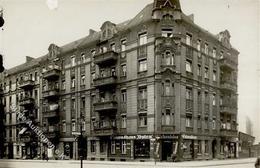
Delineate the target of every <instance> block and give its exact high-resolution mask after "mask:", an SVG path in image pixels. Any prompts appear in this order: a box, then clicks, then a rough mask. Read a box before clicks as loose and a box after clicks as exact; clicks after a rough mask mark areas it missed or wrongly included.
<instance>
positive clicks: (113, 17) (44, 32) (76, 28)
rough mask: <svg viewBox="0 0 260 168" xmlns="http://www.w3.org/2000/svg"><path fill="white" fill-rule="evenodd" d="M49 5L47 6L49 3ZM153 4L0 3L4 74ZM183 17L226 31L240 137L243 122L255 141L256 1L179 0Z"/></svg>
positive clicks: (258, 121)
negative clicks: (235, 59) (233, 53)
mask: <svg viewBox="0 0 260 168" xmlns="http://www.w3.org/2000/svg"><path fill="white" fill-rule="evenodd" d="M49 1H52V0H49ZM152 2H153V0H58V8H56V9H54V10H50V8H48V6H47V4H46V0H0V6H2V8H3V9H4V18H5V21H6V23H5V25H4V27H3V30H2V31H1V32H0V52H1V53H3V54H4V64H5V67H6V68H11V67H14V66H16V65H19V64H21V63H24V62H25V56H31V57H39V56H42V55H44V54H46V53H47V51H48V46H49V44H51V43H55V44H57V45H58V46H62V45H64V44H67V43H69V42H72V41H74V40H77V39H79V38H82V37H84V36H87V35H88V33H89V29H94V30H100V27H101V25H102V23H104V22H105V21H107V20H110V21H112V22H113V23H120V22H123V21H125V20H128V19H130V18H132V17H134V16H135V15H136V14H137V13H138V12H140V11H141V10H142V9H143V8H144V7H145V6H146V5H147V4H149V3H152ZM180 3H181V6H182V10H183V12H184V13H185V14H192V13H193V14H194V15H195V23H196V24H198V25H200V26H201V27H203V28H204V29H206V30H208V31H209V32H211V33H213V34H217V33H219V32H220V31H223V30H225V29H228V30H229V31H230V34H231V43H232V45H233V46H234V47H235V48H236V49H237V50H239V52H240V55H239V66H238V68H239V72H238V95H239V101H238V121H239V129H240V130H241V131H245V121H246V117H249V118H250V119H251V121H252V124H253V132H254V136H256V137H257V141H260V129H259V128H260V111H259V110H260V85H259V79H260V51H259V48H260V42H259V38H260V32H259V31H260V16H259V15H260V1H259V0H196V1H195V0H180Z"/></svg>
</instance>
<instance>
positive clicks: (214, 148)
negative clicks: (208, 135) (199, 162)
mask: <svg viewBox="0 0 260 168" xmlns="http://www.w3.org/2000/svg"><path fill="white" fill-rule="evenodd" d="M216 155H217V140H216V139H214V140H213V141H212V157H213V158H216V157H217V156H216Z"/></svg>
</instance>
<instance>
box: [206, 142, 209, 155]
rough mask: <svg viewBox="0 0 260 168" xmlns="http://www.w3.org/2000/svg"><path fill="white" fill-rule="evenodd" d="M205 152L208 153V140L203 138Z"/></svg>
mask: <svg viewBox="0 0 260 168" xmlns="http://www.w3.org/2000/svg"><path fill="white" fill-rule="evenodd" d="M205 153H209V141H208V140H205Z"/></svg>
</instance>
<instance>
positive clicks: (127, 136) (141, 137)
mask: <svg viewBox="0 0 260 168" xmlns="http://www.w3.org/2000/svg"><path fill="white" fill-rule="evenodd" d="M152 138H153V136H152V135H124V136H116V137H112V139H152Z"/></svg>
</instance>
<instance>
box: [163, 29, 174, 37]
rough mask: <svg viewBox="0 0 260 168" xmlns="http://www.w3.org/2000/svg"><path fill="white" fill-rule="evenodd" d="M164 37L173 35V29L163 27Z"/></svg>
mask: <svg viewBox="0 0 260 168" xmlns="http://www.w3.org/2000/svg"><path fill="white" fill-rule="evenodd" d="M162 37H173V33H172V29H162Z"/></svg>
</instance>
